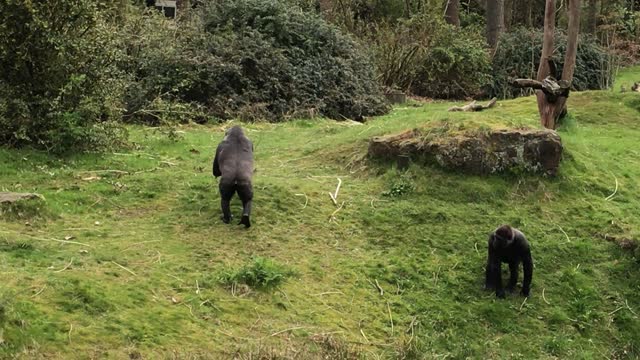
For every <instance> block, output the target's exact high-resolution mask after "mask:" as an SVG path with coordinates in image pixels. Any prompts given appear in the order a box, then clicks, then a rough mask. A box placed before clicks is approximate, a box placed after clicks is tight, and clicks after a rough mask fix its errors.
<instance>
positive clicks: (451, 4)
mask: <svg viewBox="0 0 640 360" xmlns="http://www.w3.org/2000/svg"><path fill="white" fill-rule="evenodd" d="M444 19H445V21H446V22H447V23H448V24H451V25H455V26H460V0H445V12H444Z"/></svg>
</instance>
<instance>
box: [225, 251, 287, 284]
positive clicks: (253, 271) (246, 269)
mask: <svg viewBox="0 0 640 360" xmlns="http://www.w3.org/2000/svg"><path fill="white" fill-rule="evenodd" d="M291 275H293V272H292V271H291V270H288V269H286V268H285V267H283V266H282V265H279V264H277V263H275V262H274V261H273V260H270V259H265V258H262V257H256V258H254V259H253V260H252V262H251V263H250V264H248V265H245V266H243V267H241V268H240V269H237V270H233V269H230V270H226V271H224V272H223V273H222V274H221V275H220V282H221V283H222V284H224V285H226V286H232V285H237V284H245V285H248V286H249V287H252V288H255V289H271V288H275V287H277V286H278V285H280V284H281V283H282V282H284V281H285V280H286V279H287V278H288V277H290V276H291Z"/></svg>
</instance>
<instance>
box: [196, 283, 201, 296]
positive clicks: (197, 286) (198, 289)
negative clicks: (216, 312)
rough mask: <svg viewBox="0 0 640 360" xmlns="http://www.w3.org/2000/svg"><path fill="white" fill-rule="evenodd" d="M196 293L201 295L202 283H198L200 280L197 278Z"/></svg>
mask: <svg viewBox="0 0 640 360" xmlns="http://www.w3.org/2000/svg"><path fill="white" fill-rule="evenodd" d="M196 295H200V285H198V280H196Z"/></svg>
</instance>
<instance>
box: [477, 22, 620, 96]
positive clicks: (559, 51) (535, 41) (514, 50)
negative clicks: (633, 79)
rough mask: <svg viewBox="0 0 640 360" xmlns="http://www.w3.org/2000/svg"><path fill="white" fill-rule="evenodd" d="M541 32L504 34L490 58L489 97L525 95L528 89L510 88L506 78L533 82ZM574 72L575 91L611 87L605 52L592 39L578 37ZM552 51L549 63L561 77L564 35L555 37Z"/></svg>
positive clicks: (536, 68)
mask: <svg viewBox="0 0 640 360" xmlns="http://www.w3.org/2000/svg"><path fill="white" fill-rule="evenodd" d="M542 35H543V34H542V32H541V31H539V30H528V29H517V30H515V31H512V32H509V33H504V34H503V35H502V36H501V38H500V41H499V43H498V48H497V49H496V53H495V55H494V57H493V74H494V77H493V83H492V84H491V86H490V87H489V89H488V93H489V95H490V96H492V97H493V96H497V97H500V98H513V97H518V96H523V95H529V94H530V93H531V90H529V89H517V88H514V87H512V86H511V85H510V83H509V79H510V78H529V79H535V78H536V74H537V72H538V66H539V64H540V54H541V53H542ZM578 41H579V42H578V53H577V56H576V69H575V74H574V77H573V83H572V89H573V90H577V91H583V90H598V89H606V88H608V87H610V86H611V85H612V84H613V70H614V68H615V66H613V65H614V64H612V63H611V62H612V61H614V59H613V58H612V57H610V56H608V54H607V51H606V50H605V49H604V48H602V47H601V46H600V45H598V42H597V41H596V39H594V38H593V37H590V36H588V35H581V36H580V38H579V40H578ZM555 46H556V51H555V53H554V57H553V60H554V62H555V64H556V68H557V71H558V72H559V73H558V74H557V77H560V76H561V74H562V66H563V64H564V54H565V51H566V46H567V36H566V34H564V33H562V32H557V33H556V35H555Z"/></svg>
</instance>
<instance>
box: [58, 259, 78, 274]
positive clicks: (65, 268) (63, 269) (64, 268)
mask: <svg viewBox="0 0 640 360" xmlns="http://www.w3.org/2000/svg"><path fill="white" fill-rule="evenodd" d="M71 264H73V258H71V261H69V263H68V264H67V266H65V267H63V268H62V269H60V270H56V271H54V272H57V273H59V272H63V271H65V270H67V269H68V268H69V266H71Z"/></svg>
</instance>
